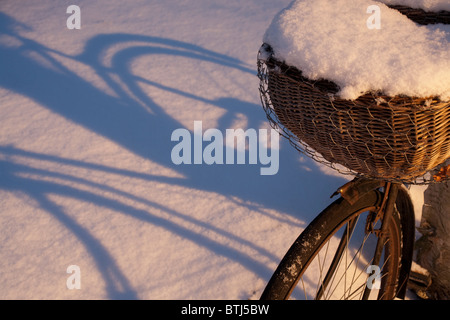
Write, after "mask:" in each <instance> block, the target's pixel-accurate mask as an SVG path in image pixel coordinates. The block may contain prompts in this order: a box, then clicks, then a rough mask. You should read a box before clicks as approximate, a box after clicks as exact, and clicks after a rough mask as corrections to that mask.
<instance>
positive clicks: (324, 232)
mask: <svg viewBox="0 0 450 320" xmlns="http://www.w3.org/2000/svg"><path fill="white" fill-rule="evenodd" d="M382 201H383V193H382V192H381V191H379V190H373V191H371V192H369V193H368V194H366V195H364V196H363V197H361V198H360V199H359V200H358V201H357V202H356V203H355V204H353V205H351V204H350V203H349V202H347V201H346V200H345V199H343V198H339V199H338V200H336V201H335V202H333V203H332V204H331V205H330V206H329V207H328V208H326V209H325V210H324V211H322V212H321V213H320V214H319V215H318V216H317V218H316V219H314V221H313V222H312V223H311V224H310V225H309V226H308V227H307V228H306V229H305V230H304V231H303V232H302V234H301V235H300V236H299V237H298V239H297V240H296V241H295V242H294V244H293V245H292V246H291V248H290V249H289V251H288V252H287V254H286V255H285V257H284V258H283V260H282V261H281V262H280V264H279V266H278V268H277V270H276V271H275V273H274V274H273V276H272V278H271V279H270V281H269V283H268V284H267V286H266V288H265V291H264V293H263V295H262V297H261V299H262V300H286V299H289V298H295V299H323V300H339V299H344V300H348V299H358V300H359V299H393V298H395V296H396V292H397V291H396V290H397V287H398V278H399V272H400V267H401V266H400V264H401V255H402V228H401V223H400V216H399V213H398V210H397V209H396V208H394V212H393V214H392V217H391V218H390V220H389V221H388V228H387V234H385V237H384V238H383V239H384V247H383V252H382V256H381V259H380V262H379V263H378V264H377V265H374V264H373V263H374V262H373V257H374V251H375V247H376V244H377V240H378V236H377V230H378V229H379V226H380V225H381V221H380V220H382V215H383V213H382V212H381V213H380V212H378V211H379V208H380V206H381V204H382ZM380 217H381V219H380Z"/></svg>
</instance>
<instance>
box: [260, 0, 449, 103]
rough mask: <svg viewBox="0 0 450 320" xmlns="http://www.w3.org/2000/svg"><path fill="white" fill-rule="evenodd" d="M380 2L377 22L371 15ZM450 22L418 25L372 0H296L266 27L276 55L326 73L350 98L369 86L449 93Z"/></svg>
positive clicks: (315, 75) (390, 91)
mask: <svg viewBox="0 0 450 320" xmlns="http://www.w3.org/2000/svg"><path fill="white" fill-rule="evenodd" d="M374 5H376V6H378V8H380V14H379V18H380V19H379V22H380V24H379V29H377V28H371V27H369V25H370V26H372V24H371V23H372V20H371V18H370V16H371V14H374V13H373V9H370V10H368V8H369V7H370V6H374ZM449 38H450V28H449V27H448V26H444V25H442V24H441V25H436V26H420V25H417V24H415V23H414V22H412V21H411V20H409V19H408V18H407V17H406V16H404V15H402V14H401V13H399V12H398V11H397V10H394V9H390V8H388V7H387V6H385V5H384V4H381V3H379V2H375V1H369V0H333V1H331V0H314V1H311V0H297V1H294V2H292V3H291V4H290V5H289V6H288V7H287V8H286V9H284V10H282V11H281V12H280V13H279V14H278V15H277V16H276V17H275V18H274V20H273V22H272V24H271V25H270V27H269V28H268V30H267V31H266V33H265V35H264V42H266V43H268V44H270V45H271V46H272V48H273V50H274V52H275V57H276V58H277V59H279V60H282V61H285V62H286V63H287V64H288V65H292V66H295V67H297V68H298V69H300V70H302V72H303V73H304V75H305V76H306V77H308V78H310V79H312V80H316V79H321V78H324V79H328V80H331V81H333V82H335V83H336V84H337V85H338V86H339V87H340V89H341V90H340V92H339V93H338V94H339V95H340V96H341V97H342V98H344V99H356V98H357V97H359V96H360V95H362V94H364V93H366V92H368V91H382V92H383V93H384V94H386V95H389V96H396V95H407V96H413V97H434V96H439V97H440V98H441V99H442V100H444V101H446V100H448V99H450V41H449Z"/></svg>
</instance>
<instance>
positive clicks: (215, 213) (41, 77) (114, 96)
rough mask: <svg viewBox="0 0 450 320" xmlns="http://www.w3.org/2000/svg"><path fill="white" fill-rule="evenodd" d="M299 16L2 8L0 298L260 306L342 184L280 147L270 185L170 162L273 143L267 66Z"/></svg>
mask: <svg viewBox="0 0 450 320" xmlns="http://www.w3.org/2000/svg"><path fill="white" fill-rule="evenodd" d="M289 2H290V0H277V1H270V0H245V1H243V0H227V1H224V0H195V1H192V0H166V1H150V0H129V1H120V0H96V1H89V0H73V1H72V0H71V1H56V0H40V1H33V0H20V1H17V0H3V1H1V2H0V299H115V298H130V299H256V298H258V297H259V295H260V294H261V291H262V289H263V288H264V285H265V283H266V282H267V280H268V279H269V278H270V275H271V274H272V272H273V270H274V268H275V267H276V265H277V263H278V262H279V260H280V259H281V257H282V255H283V254H284V253H285V251H286V250H287V248H288V247H289V246H290V244H291V243H292V241H293V240H294V239H295V238H296V237H297V236H298V234H299V233H300V232H301V231H302V229H303V228H304V227H305V226H306V225H307V224H308V223H309V221H311V220H312V219H313V217H314V216H315V215H316V214H317V213H318V212H319V211H320V210H321V209H323V208H324V207H325V206H326V205H328V204H329V203H330V202H331V201H332V200H331V199H330V198H329V197H330V195H331V194H332V193H333V192H334V191H335V190H336V188H337V187H339V186H340V185H342V184H343V183H345V182H346V181H347V180H348V179H349V178H348V177H342V176H339V175H337V174H335V173H334V172H330V171H329V170H327V169H324V168H322V167H320V166H319V165H317V164H316V163H314V162H313V161H312V160H309V159H308V158H305V157H302V156H301V155H300V154H298V153H297V152H296V151H295V150H294V149H293V148H292V147H291V146H289V144H288V143H287V142H286V141H284V140H281V141H280V150H279V171H278V173H277V174H276V175H269V176H262V175H260V167H261V165H260V164H257V165H255V164H243V165H226V164H225V165H218V164H216V165H206V164H203V165H194V164H192V165H187V164H182V165H175V164H174V163H173V161H172V158H171V152H172V149H173V147H174V146H175V145H176V144H177V143H176V142H174V141H171V135H172V133H173V132H174V130H176V129H178V128H187V129H189V130H190V131H192V130H193V129H194V121H202V124H203V129H207V128H217V129H218V130H220V131H221V132H224V133H225V132H226V129H230V128H236V129H237V128H242V129H249V128H251V129H255V130H256V129H260V128H269V126H268V122H267V120H266V118H265V114H264V112H263V110H262V108H261V106H260V100H259V94H258V79H257V77H256V54H257V51H258V49H259V47H260V45H261V43H262V36H263V34H264V32H265V30H266V28H267V27H268V26H269V24H270V22H271V21H272V19H273V17H274V15H275V14H276V13H277V12H278V11H280V10H281V9H282V8H284V7H286V6H287V5H288V4H289ZM72 4H75V5H77V6H79V8H80V10H81V29H80V30H76V29H74V30H70V29H68V28H67V26H66V20H67V19H68V18H69V17H70V14H68V13H66V9H67V7H68V6H69V5H72ZM414 192H415V193H414V194H415V195H414V199H415V201H416V203H418V204H419V206H418V207H420V201H421V197H422V192H421V189H414ZM418 215H419V216H420V210H418ZM72 265H75V266H78V267H79V269H78V270H79V271H80V278H79V280H80V283H81V288H80V289H69V288H68V286H67V282H68V281H67V280H70V279H72V278H71V277H72V275H73V274H69V273H67V271H68V267H69V266H72ZM71 270H72V269H70V268H69V271H71ZM69 282H70V281H69ZM69 287H70V286H69Z"/></svg>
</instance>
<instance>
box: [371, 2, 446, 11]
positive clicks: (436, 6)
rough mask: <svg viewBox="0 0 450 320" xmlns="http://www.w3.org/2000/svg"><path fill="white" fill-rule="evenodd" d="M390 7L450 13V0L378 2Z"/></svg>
mask: <svg viewBox="0 0 450 320" xmlns="http://www.w3.org/2000/svg"><path fill="white" fill-rule="evenodd" d="M377 1H380V2H383V3H385V4H389V5H400V6H407V7H410V8H418V9H423V10H425V11H430V12H436V11H441V10H444V11H450V1H449V0H377Z"/></svg>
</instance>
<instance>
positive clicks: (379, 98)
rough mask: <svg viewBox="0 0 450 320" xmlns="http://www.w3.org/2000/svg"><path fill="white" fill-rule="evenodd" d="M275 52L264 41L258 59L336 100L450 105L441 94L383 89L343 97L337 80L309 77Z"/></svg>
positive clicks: (421, 106) (405, 105) (407, 106)
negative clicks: (395, 91)
mask: <svg viewBox="0 0 450 320" xmlns="http://www.w3.org/2000/svg"><path fill="white" fill-rule="evenodd" d="M261 50H265V51H266V53H265V55H264V56H265V57H264V58H263V57H262V53H261ZM274 54H275V53H274V51H273V49H272V46H271V45H270V44H268V43H263V44H262V46H261V48H260V51H259V52H258V61H262V62H264V63H265V64H266V65H267V67H268V68H269V70H270V71H271V72H279V71H280V73H282V74H283V75H285V76H287V77H288V78H290V79H291V80H292V81H295V82H297V83H302V84H305V83H306V84H309V85H311V87H312V89H313V90H319V91H321V92H322V93H324V94H327V95H330V97H331V98H332V99H333V100H336V101H343V102H344V101H346V102H356V101H357V102H361V100H364V99H370V100H372V102H373V101H375V102H376V103H377V106H379V107H383V105H389V106H390V107H392V104H394V105H395V107H396V108H398V109H402V108H404V109H405V110H409V109H412V108H416V109H419V110H422V109H424V110H430V109H434V108H445V107H450V100H442V99H441V98H440V97H439V96H428V97H418V96H408V95H405V94H398V95H395V96H390V95H387V94H385V93H383V92H382V91H381V90H371V91H367V92H365V93H363V94H361V95H360V96H359V97H358V98H356V99H354V100H349V99H343V98H341V97H339V95H338V94H337V93H338V92H339V90H340V87H339V85H337V84H336V83H335V82H333V81H331V80H329V79H325V78H319V79H316V80H313V79H309V78H307V77H305V76H304V75H303V72H302V70H300V69H298V68H297V67H295V66H292V65H288V64H287V63H286V62H284V61H281V60H279V59H277V58H275V57H274ZM278 70H279V71H278Z"/></svg>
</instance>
